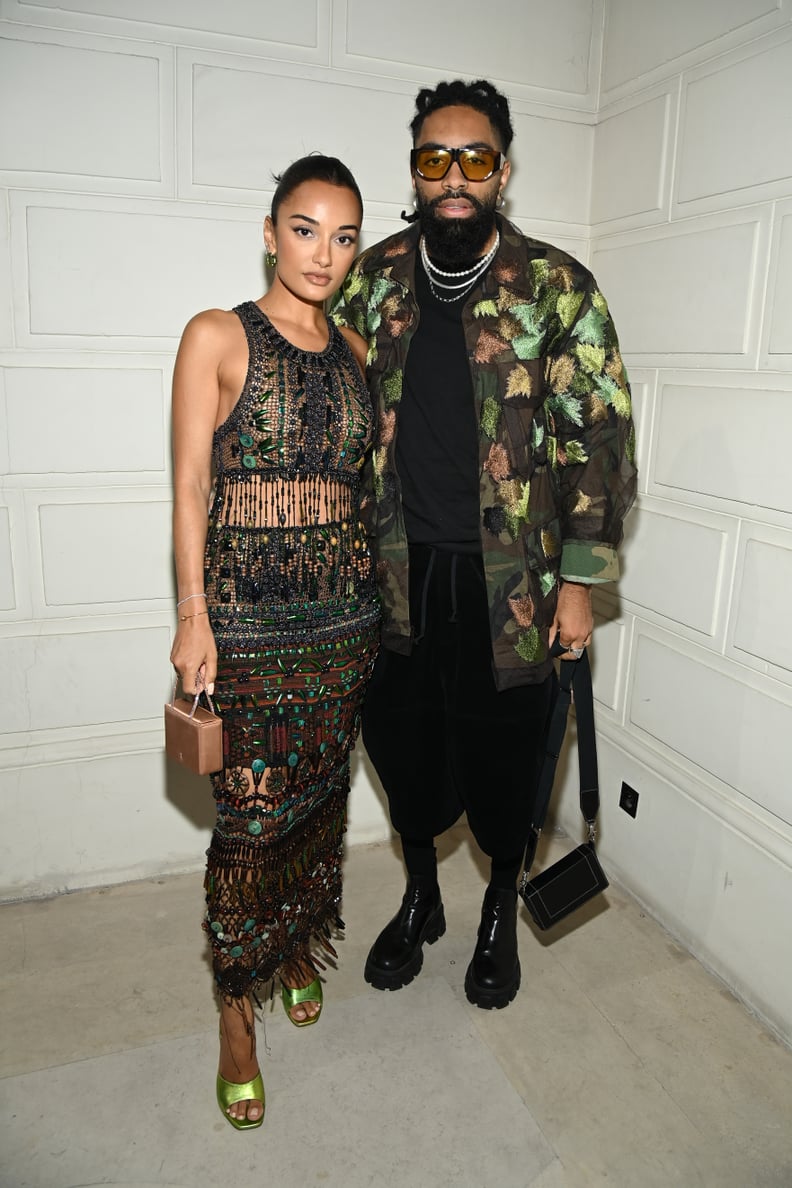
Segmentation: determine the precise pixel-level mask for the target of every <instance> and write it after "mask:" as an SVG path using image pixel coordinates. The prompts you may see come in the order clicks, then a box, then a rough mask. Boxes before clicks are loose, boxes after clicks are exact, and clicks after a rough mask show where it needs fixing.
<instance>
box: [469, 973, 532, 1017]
mask: <svg viewBox="0 0 792 1188" xmlns="http://www.w3.org/2000/svg"><path fill="white" fill-rule="evenodd" d="M521 981H522V972H521V970H520V965H519V962H518V964H517V971H516V973H515V976H514V978H513V979H512V981H511V982H509V983H508V984H507V985H506V986H499V987H498V989H497V990H491V989H489V988H488V987H486V986H479V985H478V983H477V982H476V979H475V977H474V975H473V969H472V966H468V970H467V973H466V974H465V996H466V998H467V1000H468V1002H470V1003H472V1004H473V1006H477V1007H480V1008H481V1009H482V1010H483V1011H492V1010H495V1011H500V1010H502V1009H503V1008H504V1007H507V1006H508V1005H509V1003H510V1002H513V1001H514V999H515V998H516V996H517V991H518V990H519V989H520V982H521Z"/></svg>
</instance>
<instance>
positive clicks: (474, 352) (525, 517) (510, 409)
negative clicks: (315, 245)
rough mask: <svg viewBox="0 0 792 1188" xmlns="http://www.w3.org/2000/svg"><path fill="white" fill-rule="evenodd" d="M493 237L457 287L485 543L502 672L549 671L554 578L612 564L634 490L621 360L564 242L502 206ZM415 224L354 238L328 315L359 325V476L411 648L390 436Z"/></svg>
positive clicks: (592, 288)
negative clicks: (368, 428) (362, 389)
mask: <svg viewBox="0 0 792 1188" xmlns="http://www.w3.org/2000/svg"><path fill="white" fill-rule="evenodd" d="M498 223H499V227H500V232H501V243H500V248H499V250H498V253H497V255H496V257H495V259H494V261H493V263H492V265H491V267H490V268H489V270H488V272H487V273H486V275H485V276H484V278H483V279H482V281H481V282H480V283H479V284H478V285H477V286H476V288H475V289H473V291H472V292H471V293H470V294H469V296H468V297H467V298H466V300H465V305H464V310H463V316H462V321H463V326H464V331H465V339H466V343H467V351H468V359H469V362H470V371H471V375H472V379H473V396H474V400H475V408H476V420H477V423H478V425H479V492H480V508H481V519H480V531H481V545H482V553H483V559H484V570H485V574H486V581H487V590H488V597H489V608H490V628H491V635H492V653H493V661H494V672H495V678H496V682H497V685H498V688H500V689H505V688H509V687H511V686H514V685H521V684H530V683H533V682H535V681H539V680H542V679H543V678H544V676H546V675H547V673H548V672H549V671H550V665H551V661H550V660H549V658H548V631H549V627H550V625H551V623H552V621H553V616H554V613H555V607H556V601H557V597H558V588H559V581H560V580H562V579H567V580H569V581H579V582H609V581H613V580H614V579H615V578H617V577H618V559H617V555H616V546H617V545H618V543H619V541H620V540H621V536H622V521H623V519H624V516H625V514H626V512H627V510H628V509H629V507H630V504H631V503H632V501H633V498H634V494H635V477H636V472H635V466H634V445H635V442H634V433H633V425H632V418H631V409H630V390H629V386H628V382H627V375H626V372H625V369H624V366H623V364H622V360H621V356H620V354H619V345H618V341H617V338H616V332H615V330H614V327H613V322H612V321H611V318H610V315H609V313H608V307H607V305H606V302H605V299H604V297H603V296H602V294H601V293H600V292H599V291H598V289H597V285H596V282H595V280H594V278H593V276H592V275H591V273H590V272H589V271H588V269H586V268H585V267H583V265H582V264H580V263H579V262H578V261H577V260H575V259H574V258H573V257H571V256H569V255H567V253H566V252H562V251H560V250H559V249H558V248H554V247H552V246H551V245H549V244H545V243H540V242H539V241H538V240H534V239H528V238H526V237H525V236H524V235H523V234H522V232H520V231H519V230H518V229H517V228H516V227H515V226H513V225H512V224H511V223H508V222H506V221H505V220H503V219H500V218H499V220H498ZM418 236H419V231H418V228H417V227H410V228H409V229H408V230H406V231H402V232H399V233H398V234H396V235H392V236H391V237H390V238H388V239H385V240H383V241H382V243H379V244H377V245H375V246H374V247H373V248H369V249H368V250H367V251H365V252H363V253H362V254H361V255H360V256H359V258H358V259H357V260H356V262H355V264H354V265H353V267H352V270H351V272H350V273H349V276H348V277H347V279H346V281H345V283H344V286H343V289H342V291H341V293H340V294H339V296H338V298H337V300H336V305H335V308H334V309H333V311H332V312H333V317H334V318H335V320H336V321H337V322H338V323H339V324H341V325H346V326H352V327H354V329H355V330H357V331H358V333H360V334H361V335H362V336H363V337H364V338H365V339H366V340H367V341H368V363H367V373H368V381H369V385H370V388H371V395H372V399H373V401H374V407H375V409H376V415H377V429H376V440H375V448H374V453H373V458H372V463H371V467H372V469H371V471H370V474H369V476H368V482H369V486H370V488H371V497H370V509H369V518H370V526H371V528H372V531H373V532H374V534H375V536H376V548H377V555H378V565H379V577H380V587H381V590H382V598H383V611H384V625H383V644H384V645H385V646H386V647H389V648H391V649H392V650H394V651H398V652H408V651H409V650H410V647H411V639H412V632H411V626H410V621H409V603H408V551H407V537H406V533H405V528H404V518H403V514H402V508H401V497H400V486H399V476H398V474H397V473H396V466H395V440H396V434H397V432H398V423H399V401H400V398H401V391H402V377H403V375H404V367H405V362H406V359H407V352H408V350H409V347H410V339H411V337H412V335H413V333H414V331H415V328H416V326H417V324H418V317H419V311H418V305H417V302H416V298H415V265H416V256H417V246H418Z"/></svg>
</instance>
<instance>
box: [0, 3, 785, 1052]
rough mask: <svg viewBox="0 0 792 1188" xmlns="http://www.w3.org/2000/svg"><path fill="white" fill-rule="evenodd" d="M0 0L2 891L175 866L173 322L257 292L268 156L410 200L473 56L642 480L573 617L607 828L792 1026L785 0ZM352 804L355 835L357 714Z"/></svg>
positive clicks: (722, 958) (192, 862)
mask: <svg viewBox="0 0 792 1188" xmlns="http://www.w3.org/2000/svg"><path fill="white" fill-rule="evenodd" d="M0 18H2V20H0V107H1V108H2V111H3V113H4V119H3V121H2V126H0V264H1V265H2V266H0V419H2V428H3V432H2V433H0V474H2V487H1V488H0V669H1V670H2V672H3V674H4V677H5V679H4V680H3V682H2V686H1V687H2V693H1V694H0V698H1V699H2V706H1V707H0V708H2V714H3V719H2V720H3V723H4V730H5V734H4V736H3V738H2V740H0V864H1V865H0V869H2V871H3V884H2V891H3V892H4V893H5V894H6V895H20V894H43V893H47V892H51V891H54V890H58V889H62V888H69V887H78V886H85V885H90V884H94V883H102V882H113V881H117V880H121V879H126V878H133V877H138V876H144V875H148V874H152V873H159V872H164V871H175V870H180V869H186V868H195V867H198V866H199V865H200V862H201V857H202V852H203V850H204V848H205V845H206V842H207V838H208V830H209V828H210V825H211V816H212V813H211V801H210V798H209V794H208V790H207V788H206V786H205V782H204V781H199V780H192V779H190V778H189V777H187V776H186V775H185V774H184V773H183V772H181V771H178V770H175V769H173V768H171V767H169V766H168V765H167V764H166V763H165V760H164V758H163V755H162V729H161V706H162V701H163V700H164V698H165V696H167V693H168V685H169V673H170V669H169V664H168V651H169V644H170V638H171V633H172V629H173V584H172V573H171V564H170V557H169V539H168V536H169V532H168V520H169V511H170V460H169V454H170V443H169V384H170V370H171V366H172V359H173V355H174V353H175V349H176V344H177V340H178V336H179V334H180V332H181V329H182V327H183V325H184V323H185V322H186V321H187V319H188V318H189V317H190V316H191V315H192V314H193V313H195V312H196V311H197V310H198V309H201V308H205V307H207V306H224V307H228V306H229V305H231V304H234V303H236V302H237V301H239V300H241V299H244V298H246V297H253V296H257V295H258V294H259V293H260V292H261V291H262V289H263V284H264V271H263V266H262V242H261V219H262V216H263V214H264V213H265V212H266V210H267V208H268V205H269V200H270V197H271V192H272V186H273V181H272V175H273V173H276V172H278V171H279V170H281V169H282V168H283V167H284V166H285V165H286V164H288V162H289V161H290V160H292V159H293V158H294V157H296V156H299V155H301V154H302V153H304V152H308V151H311V150H314V149H318V150H320V151H323V152H330V153H334V154H336V155H339V156H341V157H342V158H343V159H345V160H346V161H347V162H348V164H349V165H350V166H351V167H352V169H353V171H354V172H355V174H356V175H357V177H358V180H359V181H360V184H361V188H362V190H363V193H364V197H365V199H366V218H365V225H364V242H365V243H372V242H375V241H376V240H378V239H380V238H381V237H382V236H383V235H385V234H387V233H389V232H390V231H392V230H394V229H396V228H398V227H399V226H400V225H402V224H401V222H400V217H399V216H400V212H401V210H402V209H404V208H405V207H409V205H410V201H411V191H410V186H409V173H408V162H407V153H408V149H409V137H408V132H407V124H408V122H409V120H410V118H411V116H412V113H413V99H414V95H415V93H416V91H417V90H418V89H419V87H421V86H425V85H433V84H434V83H435V82H436V81H437V80H438V79H440V78H450V77H454V76H457V75H460V74H462V75H467V76H469V77H477V76H483V77H488V78H491V79H492V80H493V81H495V82H496V83H498V84H499V85H500V86H501V87H502V89H503V90H504V91H505V92H506V93H507V94H508V95H509V97H510V99H511V101H512V113H513V118H514V124H515V128H516V133H517V135H516V140H515V146H514V152H513V173H512V178H511V182H510V185H509V191H508V195H509V200H508V207H507V213H508V214H509V215H510V216H511V217H512V218H514V219H515V220H516V221H517V222H518V223H519V224H520V225H521V226H522V227H523V228H524V229H525V230H526V231H528V232H529V233H531V234H535V235H538V236H539V237H542V238H548V239H551V240H552V241H554V242H556V243H558V244H559V245H560V246H562V247H565V248H567V249H568V250H570V251H572V252H573V253H574V254H576V255H577V256H579V257H580V258H582V259H585V260H590V261H591V263H592V267H593V268H594V271H595V273H596V275H597V277H598V279H599V280H600V282H601V285H602V287H603V289H604V291H605V293H606V294H607V296H608V299H609V302H610V304H611V307H612V309H613V312H614V315H615V318H616V322H617V326H618V329H619V334H620V338H621V341H622V345H623V348H624V351H625V354H626V356H627V360H628V363H629V366H630V372H631V377H632V380H633V388H634V397H635V411H636V423H637V426H638V451H639V461H640V466H641V474H640V480H639V485H640V491H641V496H640V501H639V508H638V510H637V511H636V512H635V513H634V515H633V516H632V517H631V520H630V522H629V524H628V531H627V539H626V543H625V549H624V578H623V582H622V584H621V586H620V588H619V591H618V592H617V593H614V592H607V591H604V592H601V593H600V595H599V597H598V606H597V611H598V628H597V634H596V644H595V650H594V656H595V686H596V694H597V699H598V702H599V720H600V733H601V741H602V748H601V750H602V754H601V768H602V772H601V774H602V787H603V813H602V848H603V852H604V854H605V858H606V862H607V863H608V864H609V865H610V867H611V869H612V870H613V871H614V873H615V874H617V875H618V876H620V877H621V878H622V879H623V880H624V881H625V883H626V884H627V885H628V886H630V887H632V888H633V889H634V890H635V891H636V893H637V894H638V895H639V896H641V897H642V898H643V899H644V901H645V902H646V903H647V904H648V905H649V906H650V907H651V909H652V910H653V911H654V912H656V913H657V914H658V915H659V916H660V917H661V918H662V919H663V920H664V921H665V922H666V923H667V924H668V925H669V927H670V928H672V930H673V931H675V932H676V933H677V934H678V935H679V936H680V937H681V938H682V939H684V941H685V942H686V943H687V944H688V945H689V946H690V947H691V948H692V949H693V950H694V951H695V952H697V953H698V954H700V955H701V956H702V958H703V959H704V960H705V961H707V962H708V963H709V964H710V965H711V966H712V967H713V968H715V969H716V970H718V971H719V972H720V973H721V974H722V975H723V976H724V977H725V978H726V979H727V980H728V982H729V984H730V985H732V986H733V987H735V988H736V989H737V990H738V992H739V993H741V994H743V995H744V996H745V997H746V999H747V1000H748V1001H749V1002H751V1003H752V1004H753V1005H754V1006H755V1007H756V1009H758V1010H760V1011H761V1012H762V1013H763V1014H764V1015H765V1017H766V1018H767V1019H768V1020H769V1021H770V1022H771V1023H773V1024H774V1025H775V1026H776V1027H778V1028H779V1029H780V1030H784V1029H787V1030H789V1029H790V1028H792V1008H790V999H789V994H788V985H789V983H790V980H791V979H792V952H790V947H789V946H790V945H792V939H784V938H785V937H786V938H792V930H789V929H787V928H786V925H785V915H786V913H785V914H784V917H783V920H782V916H781V912H780V909H778V908H777V907H776V906H774V905H779V904H782V903H784V902H785V903H786V904H788V903H789V902H790V900H792V813H791V811H790V800H791V799H792V798H791V797H790V791H789V787H790V780H789V778H788V775H787V769H788V763H787V760H786V750H787V748H786V741H787V738H788V736H789V733H790V727H791V726H792V643H791V642H790V640H789V639H788V638H787V635H788V632H787V631H786V626H785V624H786V615H785V613H784V612H785V611H786V609H787V607H788V605H789V596H790V592H792V501H791V500H790V495H789V490H790V486H789V479H788V475H787V472H788V469H789V467H788V465H787V464H786V459H785V456H784V455H785V452H786V443H787V442H788V441H789V440H790V437H792V138H790V135H789V129H788V125H789V117H788V112H789V110H790V105H791V101H792V83H790V79H792V0H696V2H695V3H689V0H667V2H666V3H665V4H662V5H660V4H657V3H655V2H654V0H558V2H556V3H554V4H552V5H548V4H546V3H544V2H543V0H491V3H490V4H489V5H488V6H487V11H486V14H485V16H484V14H482V15H481V16H480V18H479V19H477V20H476V21H470V20H467V19H465V20H462V19H459V8H458V6H456V5H452V4H450V3H447V2H446V0H441V2H439V3H437V4H434V5H427V4H426V3H425V2H423V0H404V3H403V4H401V5H400V6H394V5H392V4H385V3H381V2H379V0H377V2H375V3H371V2H370V0H365V2H364V0H293V2H292V3H290V4H289V5H283V4H282V3H279V2H276V0H257V2H255V3H253V2H251V0H226V2H225V3H224V4H222V5H218V4H216V3H214V2H210V0H194V2H193V3H191V4H189V5H185V4H184V3H181V2H177V0H138V2H137V3H136V4H134V5H131V4H130V3H128V0H90V2H89V0H79V2H78V0H74V2H70V0H0ZM622 780H626V781H627V782H629V783H630V784H632V786H633V787H635V788H637V789H638V791H639V793H640V801H639V809H638V815H637V817H636V819H635V820H633V819H632V818H631V817H628V816H627V815H626V814H625V813H623V812H621V811H620V810H619V808H618V794H619V788H620V785H621V782H622ZM561 815H562V819H563V820H564V821H565V823H566V824H567V825H568V826H569V827H570V829H572V830H575V829H576V828H577V812H576V804H575V796H574V792H573V789H572V788H571V786H566V787H565V789H564V795H563V798H562V804H561ZM350 816H351V820H350V840H351V841H352V842H355V841H362V840H369V839H373V838H378V837H384V836H386V834H387V823H386V818H385V814H384V811H383V807H382V803H381V798H380V795H379V794H378V792H377V791H376V781H375V780H374V779H373V776H372V773H371V771H370V768H369V765H368V762H367V760H366V759H365V756H364V754H363V753H362V750H361V749H358V751H357V753H356V756H355V764H354V781H353V795H352V801H351V812H350ZM777 910H778V911H779V919H778V922H777V923H776V922H775V921H774V919H773V913H774V912H775V911H777ZM757 921H760V922H761V923H759V924H757ZM771 937H772V938H774V939H773V941H772V943H768V938H771Z"/></svg>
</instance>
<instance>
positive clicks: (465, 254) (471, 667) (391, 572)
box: [334, 80, 635, 1008]
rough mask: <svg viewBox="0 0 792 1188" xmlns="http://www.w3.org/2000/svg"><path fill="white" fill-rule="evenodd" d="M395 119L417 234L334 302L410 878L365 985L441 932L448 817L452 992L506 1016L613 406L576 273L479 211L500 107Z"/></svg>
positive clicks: (516, 981) (499, 192)
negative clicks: (404, 147)
mask: <svg viewBox="0 0 792 1188" xmlns="http://www.w3.org/2000/svg"><path fill="white" fill-rule="evenodd" d="M411 128H412V133H413V144H414V148H413V151H412V154H411V158H410V162H411V170H412V181H413V186H414V188H415V208H416V216H415V221H416V225H414V226H411V227H410V228H409V229H407V230H405V231H402V232H400V233H399V234H397V235H393V236H391V237H390V238H389V239H386V240H384V241H383V242H382V243H380V244H378V245H376V246H375V247H373V248H371V249H369V250H368V251H366V252H364V253H363V254H362V255H361V256H360V257H359V258H358V260H357V261H356V263H355V265H354V266H353V269H352V271H351V273H350V275H349V277H348V278H347V281H346V282H345V285H344V288H343V297H342V298H341V300H340V303H339V305H338V307H337V308H336V310H335V311H334V316H335V318H336V319H337V320H338V321H339V322H340V323H341V324H342V325H348V326H352V327H354V328H355V329H356V330H357V331H358V332H359V333H360V334H362V335H363V336H364V337H365V338H366V339H367V340H368V342H369V353H368V380H369V385H370V388H371V394H372V399H373V400H374V403H375V406H376V409H377V414H378V436H377V441H376V444H375V452H374V461H373V474H372V476H371V479H372V484H371V485H372V493H371V516H372V530H373V532H374V533H375V535H376V539H377V550H378V556H379V577H380V584H381V591H382V598H383V609H384V629H383V647H382V650H381V652H380V656H379V659H378V661H377V665H376V668H375V672H374V676H373V679H372V682H371V685H370V688H369V693H368V697H367V700H366V703H365V706H364V710H363V738H364V742H365V745H366V749H367V751H368V753H369V756H370V757H371V759H372V762H373V763H374V766H375V767H376V769H377V772H378V775H379V777H380V779H381V781H382V784H383V787H384V788H385V791H386V794H387V796H388V801H389V807H390V814H391V820H392V823H393V826H394V828H395V830H396V831H397V832H398V833H399V835H400V838H401V843H402V849H403V853H404V860H405V865H406V868H407V874H408V883H407V890H406V893H405V896H404V899H403V901H402V905H401V907H400V909H399V911H398V912H397V913H396V915H395V916H394V918H393V919H392V920H391V921H390V923H389V924H388V925H387V926H386V927H385V928H384V930H383V931H382V932H381V933H380V935H379V937H378V938H377V940H376V941H375V943H374V945H373V947H372V949H371V951H370V953H369V956H368V960H367V962H366V969H365V977H366V980H367V981H368V982H369V983H371V984H372V985H373V986H375V987H377V988H379V989H383V990H385V989H389V990H396V989H398V988H400V987H401V986H405V985H407V983H408V982H410V981H412V979H413V978H414V977H415V976H416V974H417V973H418V972H419V970H420V969H421V965H422V962H423V945H424V943H433V942H434V941H436V940H437V939H438V938H439V937H440V936H442V935H443V933H444V932H445V918H444V914H443V905H442V900H441V897H440V890H439V886H438V880H437V863H436V855H435V848H434V839H435V838H436V837H437V836H438V834H440V833H442V832H443V831H444V830H446V829H448V828H449V827H450V826H451V825H453V823H454V822H455V821H456V820H457V819H458V818H459V817H460V815H461V814H462V813H463V812H466V813H467V819H468V823H469V825H470V829H471V831H472V833H473V836H474V837H475V839H476V842H477V844H478V845H479V846H480V847H481V849H482V850H483V852H484V853H485V854H486V855H487V856H488V857H489V859H490V882H489V885H488V887H487V889H486V892H485V895H484V903H483V908H482V915H481V922H480V925H479V930H478V939H477V943H476V946H475V950H474V952H473V957H472V960H471V962H470V965H469V967H468V970H467V973H466V976H465V990H466V993H467V996H468V998H469V1000H470V1001H471V1002H473V1003H475V1004H476V1005H477V1006H480V1007H484V1008H491V1007H504V1006H506V1005H507V1004H508V1003H509V1002H511V1001H512V999H513V998H514V996H515V994H516V993H517V990H518V988H519V985H520V964H519V959H518V954H517V929H516V918H517V913H516V898H517V896H516V881H517V876H518V874H519V871H520V866H521V860H522V855H523V852H524V848H525V843H526V838H527V834H528V830H529V826H530V824H531V810H532V805H533V798H534V794H535V787H536V782H537V777H538V773H539V769H540V765H541V758H542V755H543V739H544V732H545V727H546V724H547V719H548V716H549V712H550V710H551V709H552V705H553V701H554V695H555V675H554V671H553V665H552V661H551V659H550V656H549V652H550V647H551V646H552V644H553V641H554V640H555V638H556V637H558V639H559V640H560V641H561V643H563V645H564V646H565V647H566V649H567V651H566V653H565V655H566V658H570V657H572V656H575V655H580V654H582V649H583V648H585V647H586V645H587V644H588V642H589V640H590V638H591V631H592V626H593V619H592V612H591V586H592V585H593V584H594V583H596V582H604V581H612V580H613V579H614V578H616V577H617V575H618V562H617V558H616V551H615V550H616V546H617V545H618V543H619V541H620V539H621V535H622V520H623V518H624V515H625V513H626V512H627V510H628V508H629V506H630V504H631V502H632V500H633V498H634V491H635V468H634V465H633V452H634V451H633V445H634V442H633V432H632V422H631V418H630V396H629V388H628V384H627V377H626V374H625V372H624V368H623V365H622V362H621V358H620V355H619V349H618V343H617V339H616V334H615V331H614V328H613V324H612V322H611V320H610V317H609V315H608V309H607V305H606V303H605V300H604V298H603V297H602V295H601V294H600V293H599V291H598V289H597V287H596V282H595V281H594V278H593V277H592V275H591V273H590V272H588V270H587V269H586V268H584V267H583V266H582V265H581V264H580V263H578V261H576V260H575V259H573V258H572V257H571V256H568V255H567V254H566V253H564V252H562V251H559V250H558V249H557V248H554V247H552V246H550V245H548V244H544V243H539V242H537V241H536V240H532V239H528V238H526V237H525V236H524V235H522V234H521V232H520V231H518V230H517V228H516V227H514V226H513V225H512V224H511V223H509V222H507V221H506V220H505V219H504V218H502V217H501V216H500V215H499V214H497V213H496V211H497V210H498V209H499V208H500V207H501V206H502V205H503V199H504V190H505V189H506V185H507V183H508V180H509V172H510V164H509V161H508V159H507V153H508V151H509V146H510V144H511V140H512V126H511V120H510V115H509V106H508V102H507V100H506V99H505V97H504V96H502V95H500V94H499V93H498V91H496V90H495V88H494V87H493V86H492V85H491V84H490V83H488V82H485V81H479V82H474V83H465V82H462V81H460V80H457V81H454V82H451V83H440V84H439V85H438V86H437V88H436V89H435V90H422V91H421V92H420V94H419V95H418V98H417V113H416V115H415V118H414V119H413V121H412V125H411ZM408 221H412V220H408Z"/></svg>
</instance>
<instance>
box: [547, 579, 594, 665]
mask: <svg viewBox="0 0 792 1188" xmlns="http://www.w3.org/2000/svg"><path fill="white" fill-rule="evenodd" d="M593 630H594V613H593V611H592V609H591V586H585V585H583V584H582V583H581V582H562V584H561V589H560V590H559V592H558V605H557V606H556V613H555V618H554V620H553V622H552V624H551V626H550V647H551V648H552V646H553V643H554V642H555V639H556V637H558V639H559V640H560V642H561V643H562V644H563V645H564V646H565V647H566V652H565V653H564V658H566V659H572V658H573V650H574V651H577V654H578V655H580V653H581V652H582V650H583V648H585V647H588V645H589V644H590V643H591V633H592V631H593Z"/></svg>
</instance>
